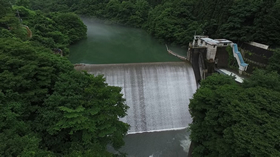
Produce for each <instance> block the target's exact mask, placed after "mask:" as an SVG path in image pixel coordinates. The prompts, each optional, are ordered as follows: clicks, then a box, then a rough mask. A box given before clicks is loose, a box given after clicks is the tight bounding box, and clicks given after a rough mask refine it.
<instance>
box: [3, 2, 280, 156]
mask: <svg viewBox="0 0 280 157" xmlns="http://www.w3.org/2000/svg"><path fill="white" fill-rule="evenodd" d="M279 10H280V1H279V0H266V1H264V0H224V1H221V0H59V1H57V0H10V1H7V0H0V64H1V66H0V120H1V124H0V156H5V157H6V156H7V157H13V156H22V157H35V156H36V157H37V156H39V157H40V156H42V157H43V156H44V157H45V156H49V157H52V156H66V157H67V156H69V157H77V156H97V157H104V156H114V154H112V153H109V152H107V151H106V146H107V145H108V144H109V145H112V146H113V147H114V148H115V149H118V148H120V147H121V146H122V145H123V144H124V141H123V137H124V136H125V134H126V133H127V130H128V128H129V126H128V124H125V123H123V122H121V121H119V118H120V117H124V116H125V115H126V111H127V109H128V106H127V105H125V104H124V99H123V98H122V94H120V91H121V88H119V87H113V86H109V85H108V84H106V83H105V78H104V77H102V76H93V75H89V74H88V73H86V72H83V73H80V72H77V71H75V70H74V68H73V65H72V64H71V63H70V62H69V60H68V59H67V58H66V57H63V56H67V55H68V53H69V49H68V46H69V45H71V44H74V43H76V42H78V41H79V40H81V39H83V38H86V31H87V28H86V26H85V25H84V24H83V22H82V21H81V20H80V18H79V16H94V17H97V18H101V19H106V20H108V21H110V22H111V23H118V24H122V25H127V26H133V27H138V28H142V29H145V30H146V31H147V32H149V33H150V34H151V35H153V36H154V37H155V38H157V39H159V40H161V41H164V42H169V43H175V44H179V45H183V46H184V45H187V44H188V42H189V41H190V40H192V37H193V35H194V33H197V34H203V33H204V34H207V35H209V36H210V37H213V38H227V39H230V40H233V41H235V42H246V41H257V42H261V43H264V44H269V45H271V46H275V47H278V46H279V44H280V27H279V25H280V15H279V14H280V12H279ZM78 15H79V16H78ZM29 30H30V31H31V32H32V35H31V34H30V32H29ZM57 50H60V52H63V56H61V55H58V54H55V53H56V52H57ZM279 60H280V52H279V51H275V53H274V56H273V57H271V58H270V62H269V65H268V66H267V68H266V69H265V70H263V71H256V72H255V73H254V74H253V75H252V76H251V78H250V79H248V80H247V81H245V83H244V84H242V85H238V84H236V83H235V82H234V81H233V79H232V78H230V77H227V76H221V75H214V76H211V77H208V78H207V79H206V80H205V81H202V83H201V88H200V89H198V91H197V93H196V94H195V95H194V97H193V99H192V100H191V103H190V111H191V114H192V117H193V119H194V122H193V124H192V125H191V127H190V129H191V131H192V133H191V139H192V141H193V142H194V147H193V156H198V157H205V156H209V157H210V156H211V157H216V156H238V157H247V156H255V157H263V156H280V145H279V141H280V134H279V133H280V128H279V126H280V124H279V118H280V117H279V115H280V104H279V102H280V76H279V73H280V64H279Z"/></svg>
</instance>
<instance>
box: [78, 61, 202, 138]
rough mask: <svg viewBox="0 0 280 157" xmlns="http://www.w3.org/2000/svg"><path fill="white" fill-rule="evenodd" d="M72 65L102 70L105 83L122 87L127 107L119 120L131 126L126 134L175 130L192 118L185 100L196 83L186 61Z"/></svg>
mask: <svg viewBox="0 0 280 157" xmlns="http://www.w3.org/2000/svg"><path fill="white" fill-rule="evenodd" d="M76 69H77V70H85V71H87V72H88V73H90V74H94V75H99V74H104V76H105V78H106V82H107V83H108V84H109V85H112V86H119V87H122V94H123V95H124V98H125V99H126V104H127V105H128V106H129V107H130V108H129V109H128V113H127V114H128V115H127V116H126V117H124V118H123V119H122V121H124V122H126V123H128V124H129V125H130V126H131V127H130V129H129V132H128V133H129V134H132V133H142V132H154V131H164V130H178V129H183V128H186V127H187V126H188V124H190V123H191V122H192V119H191V116H190V113H189V111H188V104H189V99H190V98H191V97H192V95H193V94H194V93H195V91H196V88H197V87H196V80H195V78H194V72H193V70H192V67H191V65H190V64H188V63H185V62H158V63H133V64H84V65H82V66H77V67H76Z"/></svg>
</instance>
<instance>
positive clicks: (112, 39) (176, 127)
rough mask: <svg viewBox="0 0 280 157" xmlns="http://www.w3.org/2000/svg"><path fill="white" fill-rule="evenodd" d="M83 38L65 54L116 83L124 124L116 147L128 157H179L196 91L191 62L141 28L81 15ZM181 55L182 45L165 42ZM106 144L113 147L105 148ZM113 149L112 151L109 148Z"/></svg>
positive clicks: (82, 67)
mask: <svg viewBox="0 0 280 157" xmlns="http://www.w3.org/2000/svg"><path fill="white" fill-rule="evenodd" d="M83 21H84V23H85V24H86V25H87V27H88V32H87V39H84V40H82V41H80V42H79V43H77V44H75V45H72V46H71V47H70V50H71V51H70V55H69V60H70V61H71V62H72V63H73V64H75V65H79V66H75V68H76V69H77V70H86V71H88V72H89V73H90V74H94V75H98V74H103V75H104V76H105V78H106V82H107V83H108V84H109V85H113V86H120V87H122V94H123V95H124V98H125V99H126V104H127V105H128V106H129V107H130V109H128V112H127V114H128V115H127V116H126V117H124V118H123V119H121V120H122V121H124V122H127V123H128V124H130V126H131V127H130V130H129V131H128V135H127V136H125V138H124V141H125V145H124V146H123V147H122V148H121V149H120V151H122V152H124V153H127V156H128V157H185V156H187V153H188V148H189V145H190V140H189V132H188V131H187V129H183V128H186V127H188V124H189V123H191V122H192V119H191V117H190V114H189V111H188V110H189V109H188V104H189V99H190V98H191V97H192V95H193V93H194V92H195V91H196V81H195V77H194V72H193V69H192V66H191V65H190V64H188V63H187V62H184V61H181V60H180V59H179V58H177V57H175V56H172V55H171V54H169V53H168V52H167V51H166V47H165V45H164V44H163V43H159V42H158V41H157V40H155V39H153V38H152V37H151V36H150V35H149V34H148V33H147V32H145V31H143V30H141V29H135V28H129V27H122V26H116V25H107V24H104V23H102V22H99V21H98V20H97V21H96V20H95V19H92V18H84V19H83ZM169 48H170V50H172V51H173V52H176V54H178V55H180V56H184V57H186V56H187V54H186V52H187V49H184V48H181V47H178V46H176V45H172V46H171V45H169ZM108 150H110V151H112V152H115V151H114V150H112V149H110V148H108ZM115 153H116V152H115Z"/></svg>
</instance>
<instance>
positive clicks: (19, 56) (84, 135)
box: [0, 0, 129, 157]
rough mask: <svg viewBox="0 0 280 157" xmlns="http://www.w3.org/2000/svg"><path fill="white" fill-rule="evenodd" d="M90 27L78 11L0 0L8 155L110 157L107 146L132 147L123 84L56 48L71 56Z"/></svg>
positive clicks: (0, 127) (0, 89)
mask: <svg viewBox="0 0 280 157" xmlns="http://www.w3.org/2000/svg"><path fill="white" fill-rule="evenodd" d="M20 2H22V3H23V1H20ZM19 17H20V18H19ZM21 19H22V20H21ZM26 26H28V27H29V29H30V30H31V31H32V38H30V37H31V36H30V35H28V31H27V29H26ZM86 31H87V28H86V26H85V25H84V24H83V22H82V21H81V20H80V18H79V17H78V16H77V15H76V14H74V13H59V12H57V13H54V12H50V13H43V12H41V11H33V10H30V9H27V8H25V7H23V6H15V5H14V6H12V5H11V4H10V3H8V2H7V1H3V0H1V1H0V64H1V67H0V121H1V124H0V156H5V157H14V156H20V157H40V156H42V157H46V156H49V157H52V156H73V157H77V156H100V157H104V156H113V154H111V153H109V152H107V150H106V146H107V145H112V146H113V147H114V148H115V149H116V150H118V149H119V148H120V147H121V146H122V145H123V144H124V141H123V137H124V136H125V135H126V133H127V130H128V128H129V125H128V124H125V123H123V122H121V121H119V118H120V117H124V116H125V115H126V111H127V109H128V106H127V105H126V104H124V99H123V98H122V94H120V91H121V88H120V87H113V86H109V85H108V84H106V83H105V78H104V77H103V76H93V75H90V74H87V73H86V72H83V73H81V72H78V71H75V70H74V68H73V65H72V64H71V63H70V61H69V60H68V59H67V58H66V57H62V56H61V55H58V54H55V53H54V52H55V51H54V50H56V49H61V50H63V52H64V55H67V53H68V52H69V50H68V48H67V47H68V46H69V45H70V44H73V43H75V42H77V41H79V40H80V39H83V38H85V37H86Z"/></svg>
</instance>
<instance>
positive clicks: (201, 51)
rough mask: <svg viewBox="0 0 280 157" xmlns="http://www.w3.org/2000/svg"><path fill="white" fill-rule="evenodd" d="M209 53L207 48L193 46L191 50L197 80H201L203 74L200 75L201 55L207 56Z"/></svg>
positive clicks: (191, 60)
mask: <svg viewBox="0 0 280 157" xmlns="http://www.w3.org/2000/svg"><path fill="white" fill-rule="evenodd" d="M206 53H207V49H206V48H191V50H190V62H191V63H192V67H193V71H194V74H195V79H196V82H200V81H201V79H202V78H201V75H200V70H199V69H200V68H199V55H200V54H203V56H204V57H205V56H206Z"/></svg>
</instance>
